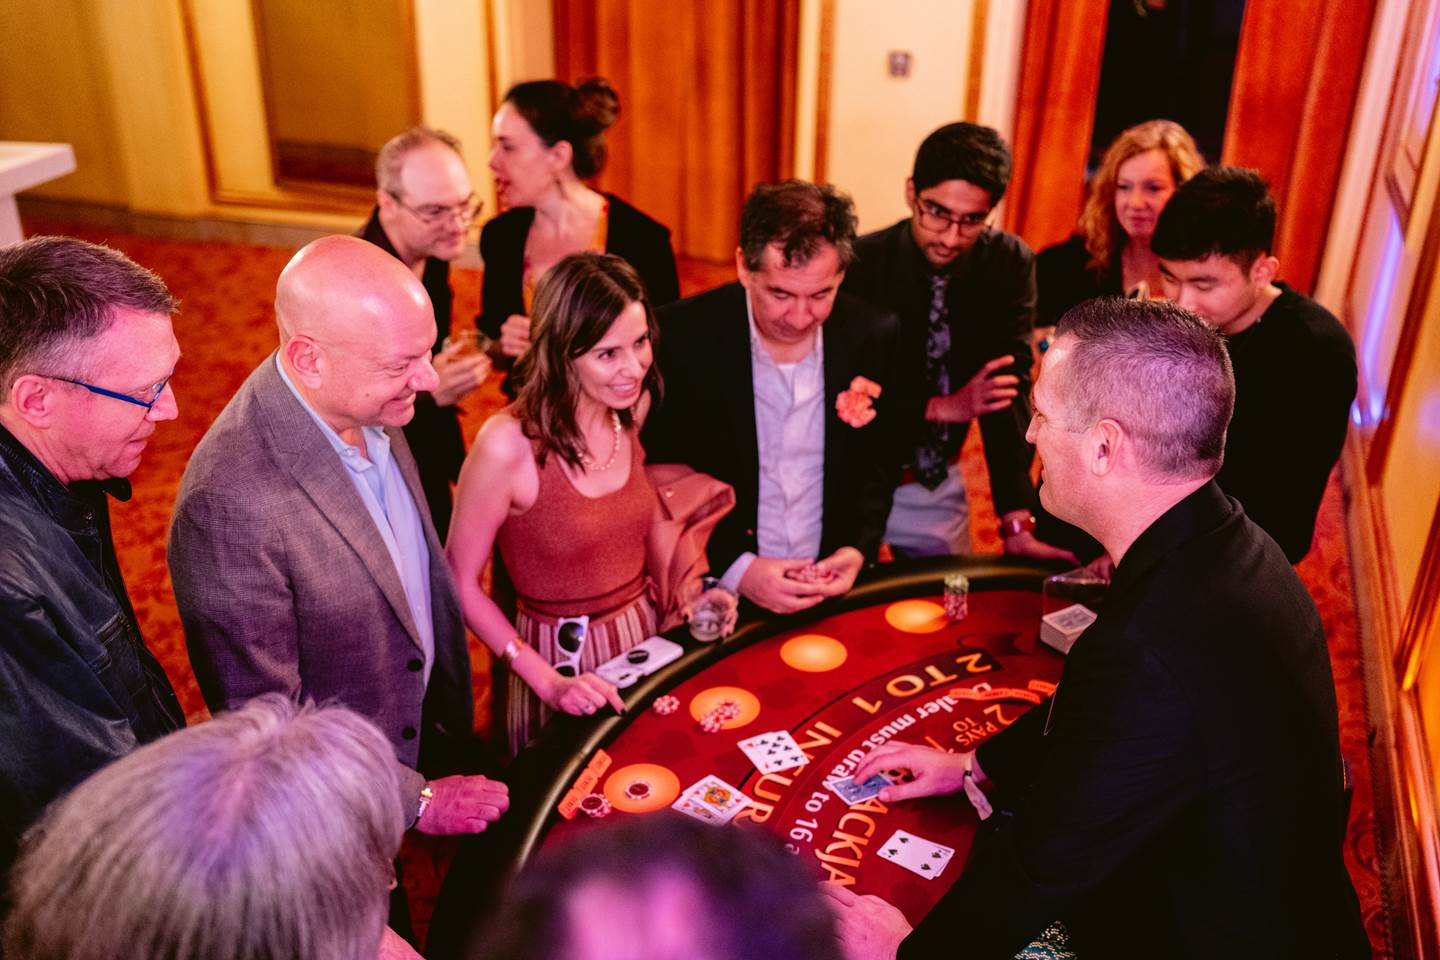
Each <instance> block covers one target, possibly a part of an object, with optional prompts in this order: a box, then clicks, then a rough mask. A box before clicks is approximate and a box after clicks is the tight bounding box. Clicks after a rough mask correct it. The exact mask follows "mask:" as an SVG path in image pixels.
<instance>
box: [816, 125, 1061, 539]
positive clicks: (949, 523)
mask: <svg viewBox="0 0 1440 960" xmlns="http://www.w3.org/2000/svg"><path fill="white" fill-rule="evenodd" d="M1009 182H1010V149H1009V148H1008V147H1007V146H1006V145H1005V141H1004V140H1002V139H1001V138H1000V135H999V134H998V133H996V132H995V131H994V130H992V129H991V128H989V127H982V126H979V125H977V124H973V123H949V124H946V125H945V126H943V127H940V128H939V129H938V130H936V131H934V132H933V133H931V134H930V135H929V136H928V137H926V138H925V140H924V141H923V142H922V143H921V144H920V149H919V150H918V151H917V152H916V154H915V165H914V169H913V172H912V174H911V176H910V177H909V179H907V180H906V181H905V204H906V206H908V207H909V208H910V216H908V217H906V218H905V219H903V220H900V221H897V222H896V223H895V224H893V225H891V226H889V227H886V228H885V229H883V230H877V231H875V232H874V233H869V234H866V235H865V236H863V237H861V238H860V239H858V240H856V241H855V264H854V265H853V266H852V267H851V268H850V270H849V271H848V272H847V273H846V274H845V286H844V289H845V291H846V292H847V293H851V294H854V295H856V296H859V297H861V298H862V299H864V300H868V301H870V302H871V303H873V304H876V305H877V306H880V307H884V308H886V309H888V310H892V311H894V312H895V313H896V314H897V315H898V316H899V317H900V362H901V364H902V365H903V369H904V370H905V374H906V375H905V376H902V377H901V382H902V383H905V384H908V385H911V386H912V390H911V394H910V397H909V402H908V404H907V407H908V413H906V414H905V419H906V425H907V426H908V427H909V428H910V430H911V435H909V436H907V437H903V438H901V440H900V442H901V444H902V446H903V448H904V452H903V460H904V462H905V464H906V469H905V472H904V475H903V479H902V482H901V484H900V486H899V487H897V488H896V490H895V499H894V502H893V504H892V506H891V510H890V518H889V522H888V524H887V525H886V529H885V542H887V543H889V544H890V546H891V548H892V549H893V550H894V551H895V553H896V554H898V555H901V556H935V555H945V554H954V553H969V552H970V507H969V501H968V498H967V496H966V492H965V480H964V478H963V477H962V475H961V473H960V463H959V460H960V447H961V445H962V444H963V443H964V442H965V436H966V434H967V433H968V432H969V430H970V422H971V421H972V420H978V421H979V423H980V436H981V439H982V441H983V442H984V447H985V465H986V467H987V468H988V470H989V474H990V490H991V493H992V494H993V495H994V498H995V512H996V513H997V514H998V515H999V518H1000V530H999V533H1000V538H1001V540H1002V541H1003V542H1004V547H1005V552H1006V553H1010V554H1021V555H1025V556H1031V557H1041V558H1051V557H1063V558H1065V559H1071V560H1073V559H1074V557H1073V556H1072V555H1070V554H1069V553H1068V552H1067V551H1064V550H1060V549H1057V548H1055V547H1052V546H1050V545H1049V544H1046V543H1042V542H1041V541H1040V540H1038V539H1036V537H1035V534H1034V529H1035V515H1034V511H1035V508H1036V506H1037V505H1038V500H1037V499H1036V496H1035V487H1034V485H1033V484H1032V483H1031V482H1030V464H1031V462H1032V461H1033V460H1034V451H1033V450H1032V449H1031V447H1030V445H1029V444H1028V443H1026V442H1025V427H1026V424H1027V422H1028V420H1029V417H1030V411H1029V405H1028V401H1027V395H1028V393H1029V389H1030V365H1031V358H1030V331H1031V327H1032V326H1033V325H1034V318H1035V254H1034V253H1033V252H1032V251H1031V250H1030V248H1029V247H1028V246H1026V244H1025V241H1023V240H1021V239H1020V238H1019V237H1017V236H1015V235H1014V234H1011V233H1006V232H1004V231H1002V230H996V229H992V228H991V227H990V226H989V222H990V220H991V216H992V211H993V210H994V208H995V205H996V204H997V203H999V202H1000V198H1001V197H1002V196H1004V195H1005V188H1006V186H1007V185H1008V184H1009Z"/></svg>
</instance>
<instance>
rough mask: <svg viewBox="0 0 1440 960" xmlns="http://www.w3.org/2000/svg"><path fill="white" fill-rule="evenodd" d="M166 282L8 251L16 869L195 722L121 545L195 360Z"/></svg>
mask: <svg viewBox="0 0 1440 960" xmlns="http://www.w3.org/2000/svg"><path fill="white" fill-rule="evenodd" d="M175 308H176V303H175V300H174V298H173V297H171V295H170V292H169V291H168V290H167V289H166V288H165V284H164V283H163V282H162V281H161V280H160V278H159V277H157V276H155V275H154V274H153V273H151V272H149V271H148V270H145V269H144V268H143V267H140V266H139V265H137V264H135V263H133V262H131V261H130V260H129V259H127V258H126V257H125V256H124V255H122V254H120V253H118V252H116V251H115V250H111V249H109V248H107V247H100V246H96V245H94V244H90V243H85V242H83V241H80V240H72V239H69V238H64V237H35V238H32V239H30V240H26V241H24V242H22V243H19V244H16V245H14V246H11V247H8V248H5V249H0V874H3V873H4V872H6V871H7V870H8V868H9V865H10V862H11V861H12V860H13V858H14V856H15V844H16V842H17V841H18V839H19V836H20V834H21V833H23V832H24V830H25V829H26V828H27V827H28V826H29V825H30V824H31V823H32V822H33V821H34V820H35V819H36V817H37V816H39V814H40V812H41V811H42V810H43V809H44V808H45V806H46V805H47V804H48V803H50V801H52V800H54V799H55V798H56V797H58V796H59V795H60V794H62V793H64V792H65V791H67V790H68V789H69V788H70V787H72V786H74V785H75V784H76V783H78V782H79V781H80V780H83V779H84V778H85V777H86V776H87V775H89V774H90V773H91V772H93V771H94V770H96V769H98V768H99V767H102V766H104V765H105V764H106V763H108V762H110V761H111V760H114V759H116V758H118V757H121V756H124V755H125V754H127V753H129V752H130V751H131V750H133V749H135V747H136V746H138V745H139V744H142V743H146V742H148V741H150V740H154V739H156V738H157V737H160V736H163V735H164V734H166V733H169V732H170V731H172V730H176V729H178V728H180V727H182V726H184V724H185V718H184V714H183V713H182V712H181V710H180V705H179V702H178V701H177V700H176V699H175V692H174V689H173V688H172V687H171V685H170V681H169V679H168V678H167V677H166V676H165V672H164V670H163V669H161V667H160V664H159V663H158V662H157V661H156V660H155V658H154V657H153V656H152V655H151V653H150V651H149V650H147V649H146V647H145V644H144V642H143V640H142V639H141V636H140V626H139V624H138V622H137V621H136V619H135V611H134V609H133V608H132V607H131V605H130V599H129V597H128V596H127V594H126V591H125V581H124V579H123V577H122V576H121V573H120V566H119V563H118V562H117V560H116V557H115V546H114V543H113V542H112V540H111V536H110V511H109V499H108V498H109V497H115V498H116V499H118V500H128V499H129V498H130V483H129V481H128V480H127V479H126V477H128V476H129V475H130V474H131V473H133V472H134V470H135V468H136V467H138V466H139V465H140V458H141V455H142V454H143V453H144V450H145V445H146V444H147V443H148V442H149V439H150V437H151V435H152V434H154V432H155V430H156V428H157V427H158V426H159V425H160V423H161V421H164V420H173V419H175V417H176V415H177V413H178V408H177V407H176V404H175V396H174V394H173V393H172V392H171V391H170V389H169V387H168V383H169V380H170V375H171V374H172V373H173V372H174V370H175V364H176V362H177V361H178V360H179V359H180V346H179V344H178V343H177V342H176V340H175V333H174V330H173V329H172V327H171V322H170V315H171V314H172V313H173V312H174V311H175Z"/></svg>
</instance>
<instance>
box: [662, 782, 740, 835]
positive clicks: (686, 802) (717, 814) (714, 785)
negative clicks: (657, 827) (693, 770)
mask: <svg viewBox="0 0 1440 960" xmlns="http://www.w3.org/2000/svg"><path fill="white" fill-rule="evenodd" d="M749 803H750V798H749V797H747V796H745V794H743V793H741V792H740V788H739V787H732V786H731V785H730V784H728V783H726V782H725V781H724V780H721V779H720V778H719V777H716V776H709V777H705V778H703V779H701V780H697V781H696V782H695V783H692V784H691V785H690V786H689V787H687V788H686V790H685V792H684V793H682V794H680V799H678V800H676V801H675V802H674V803H672V804H671V806H672V807H673V808H674V809H676V810H679V811H680V812H681V813H683V814H686V815H688V816H691V817H694V818H695V819H697V820H703V821H705V822H706V823H714V824H722V823H729V822H730V821H731V820H732V819H734V817H735V814H737V813H739V812H740V811H741V810H742V809H744V808H745V807H746V806H747V805H748V804H749Z"/></svg>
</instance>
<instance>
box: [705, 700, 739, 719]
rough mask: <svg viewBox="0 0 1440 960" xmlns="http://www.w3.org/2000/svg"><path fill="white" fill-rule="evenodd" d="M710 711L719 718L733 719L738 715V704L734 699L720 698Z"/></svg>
mask: <svg viewBox="0 0 1440 960" xmlns="http://www.w3.org/2000/svg"><path fill="white" fill-rule="evenodd" d="M712 712H713V713H714V714H715V715H716V716H718V717H719V718H720V719H721V720H734V719H735V718H736V717H738V716H740V704H738V703H736V702H735V701H734V700H721V701H720V703H719V705H717V706H716V707H715V709H714V711H712Z"/></svg>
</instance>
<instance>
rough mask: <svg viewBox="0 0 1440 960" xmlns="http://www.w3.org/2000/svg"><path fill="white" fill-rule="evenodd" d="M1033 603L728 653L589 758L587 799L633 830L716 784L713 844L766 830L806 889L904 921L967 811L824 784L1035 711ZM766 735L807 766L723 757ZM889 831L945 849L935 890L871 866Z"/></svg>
mask: <svg viewBox="0 0 1440 960" xmlns="http://www.w3.org/2000/svg"><path fill="white" fill-rule="evenodd" d="M1040 603H1041V600H1040V594H1039V593H1038V592H1034V591H1024V590H987V591H977V592H975V593H973V594H971V596H970V603H969V615H968V616H967V617H966V618H965V619H964V620H962V621H959V622H957V623H950V622H947V621H946V620H945V618H944V616H943V610H942V608H941V606H940V597H939V596H934V597H928V598H919V599H908V600H899V601H895V602H891V603H882V604H877V605H874V606H867V607H862V608H859V609H854V610H850V611H847V612H844V613H840V614H837V615H834V616H830V617H826V618H824V619H820V620H816V621H813V622H810V623H807V624H805V625H804V626H802V627H797V628H795V629H792V630H788V631H786V632H783V633H779V634H777V635H775V636H773V637H769V638H767V639H765V640H762V641H760V642H758V643H755V644H752V645H750V646H747V647H744V648H742V649H740V650H738V651H736V652H735V653H733V654H731V655H729V656H726V657H724V658H723V659H720V660H718V661H717V662H715V663H714V664H712V665H710V666H709V667H707V668H705V669H703V670H702V671H700V672H699V673H697V674H695V675H694V676H691V677H689V678H688V679H686V680H684V681H683V682H681V683H679V684H678V685H676V686H675V687H673V688H672V689H670V690H668V691H667V692H668V693H669V694H670V695H673V696H675V697H677V698H678V699H679V701H680V708H679V709H678V710H677V711H675V712H674V713H672V714H669V715H668V716H662V715H661V714H660V713H658V712H656V711H655V710H654V709H653V708H651V707H649V705H648V704H647V705H646V707H647V708H646V709H645V710H644V712H643V713H641V714H640V715H638V716H635V717H634V718H633V719H632V720H631V721H630V723H629V724H628V725H627V726H626V727H625V729H624V730H623V731H621V732H620V734H619V735H618V736H617V737H616V738H615V739H614V740H613V741H611V742H610V743H608V744H607V745H606V746H605V748H604V752H605V753H606V754H607V755H608V756H609V757H610V765H609V767H608V768H607V769H606V771H605V773H604V774H603V775H602V776H601V777H600V779H599V783H598V785H597V786H596V787H595V789H596V790H597V791H600V792H603V793H605V794H606V795H607V796H608V797H610V798H611V799H612V800H614V801H616V803H615V807H616V809H615V811H614V812H613V813H612V814H611V816H636V815H643V812H644V811H645V810H647V809H666V808H668V807H669V805H670V802H671V801H672V800H673V799H674V794H675V792H676V791H677V790H679V791H683V790H684V789H685V788H686V787H688V786H690V785H691V784H693V783H694V782H696V781H698V780H700V779H701V778H702V777H705V776H706V775H711V774H713V775H715V776H718V777H719V778H720V779H722V780H724V781H726V782H727V783H730V784H732V785H734V786H737V787H739V788H741V790H742V791H743V792H744V793H745V795H746V796H747V797H748V798H749V800H750V804H749V806H748V807H747V808H746V809H745V810H743V811H741V813H740V814H739V815H738V816H737V817H736V819H735V820H734V822H733V823H732V824H731V825H729V826H724V827H716V828H715V829H765V830H770V831H772V832H774V833H775V834H776V835H778V836H779V837H781V838H782V839H783V840H784V841H785V842H786V843H787V844H788V845H789V848H790V849H791V850H792V852H794V853H795V854H796V855H797V856H799V857H801V858H802V859H803V860H804V861H805V862H806V863H807V864H809V865H810V866H811V867H813V868H814V871H815V875H816V877H817V878H818V879H824V880H830V881H832V882H836V883H843V884H846V885H849V886H850V888H851V889H852V890H854V891H856V892H857V893H874V894H878V895H880V896H882V897H884V898H886V899H887V900H889V901H891V902H892V903H894V904H895V905H896V906H898V907H899V908H900V909H901V910H903V911H904V912H905V914H906V916H907V917H909V919H910V920H911V922H912V923H913V922H916V921H918V920H919V919H920V917H922V916H924V914H925V913H926V912H928V911H929V909H930V908H931V907H932V906H934V904H935V902H936V901H937V900H938V899H939V898H940V896H941V895H942V894H943V893H944V892H945V890H946V889H948V887H949V886H950V884H951V883H953V882H954V880H955V878H956V877H958V876H959V875H960V872H961V870H962V868H963V866H964V863H965V859H966V857H967V855H968V853H969V849H970V845H971V841H972V840H973V838H974V835H975V830H976V827H977V824H978V820H977V817H976V814H975V813H974V811H973V809H972V808H971V806H970V804H969V803H968V802H967V801H966V800H965V798H964V797H963V796H961V795H956V796H948V797H936V798H930V799H926V800H911V801H904V802H901V803H897V804H891V805H887V804H884V803H882V802H880V801H879V800H878V799H876V800H871V801H867V802H865V803H863V804H859V805H856V806H854V807H848V808H847V807H846V806H845V805H844V803H843V802H842V801H841V800H840V799H839V797H837V796H836V795H835V794H834V793H832V792H831V791H830V790H828V789H826V787H825V786H824V781H825V780H827V779H832V778H835V777H842V776H848V775H849V774H850V773H851V772H853V770H854V767H855V765H856V763H858V762H859V760H860V759H861V758H862V757H863V756H865V755H866V754H867V753H868V752H869V751H870V750H871V749H873V748H874V747H875V746H878V745H879V744H881V743H884V742H887V741H890V740H895V741H902V742H912V743H929V744H931V745H934V746H937V747H941V748H945V749H955V750H967V749H973V748H974V747H975V746H976V745H978V744H979V743H981V742H982V741H983V740H985V739H986V738H987V737H989V736H992V735H994V734H995V733H997V732H999V731H1000V730H1002V729H1004V728H1005V727H1006V726H1008V725H1009V724H1011V723H1013V722H1014V721H1015V719H1016V718H1018V717H1019V716H1020V715H1021V714H1023V713H1024V712H1025V711H1026V710H1028V709H1033V708H1035V706H1036V701H1043V702H1044V703H1048V700H1047V699H1046V698H1045V693H1047V692H1048V691H1049V690H1051V689H1053V684H1054V683H1055V682H1056V681H1057V680H1058V679H1059V676H1060V668H1061V664H1062V660H1061V658H1060V657H1059V656H1058V655H1057V654H1055V653H1054V652H1053V651H1051V650H1049V649H1048V648H1046V647H1044V646H1043V645H1041V644H1039V642H1038V639H1037V633H1038V629H1039V625H1040V613H1041V607H1040ZM725 699H729V700H734V701H735V702H736V703H738V704H739V705H740V707H741V711H742V712H741V715H740V716H739V717H738V718H736V719H734V720H732V721H730V722H729V723H727V724H726V726H725V728H724V729H722V730H721V731H719V732H716V733H707V732H704V731H703V730H702V729H701V727H700V725H699V723H698V719H699V717H701V716H703V715H704V714H705V713H706V712H707V711H708V710H709V709H711V708H712V707H713V706H714V705H715V704H716V703H717V702H718V701H720V700H725ZM1039 708H1040V709H1045V706H1044V705H1041V706H1040V707H1039ZM774 730H787V731H789V732H790V733H791V734H792V735H793V736H794V737H795V739H796V740H797V741H799V743H800V745H801V747H802V749H803V750H804V751H805V753H806V755H807V756H808V757H809V759H810V762H809V763H808V764H806V765H804V766H802V767H799V768H797V769H795V770H788V771H781V772H778V773H771V774H767V775H761V774H760V773H759V772H758V771H757V770H756V769H755V767H754V765H753V764H752V763H751V761H750V760H749V758H747V757H746V755H745V754H744V753H743V752H742V751H741V750H740V749H739V748H738V747H737V746H736V744H737V743H738V742H739V741H740V740H743V739H746V738H749V737H752V736H755V735H757V734H760V733H765V732H769V731H774ZM592 758H593V754H592V757H591V758H587V759H592ZM636 780H643V781H644V782H645V783H646V785H647V787H648V788H649V794H650V795H649V797H648V798H646V799H644V800H642V801H638V802H635V801H629V802H627V795H626V789H625V788H626V787H627V786H628V785H629V784H631V783H633V782H634V781H636ZM642 792H643V791H642ZM595 822H597V821H595V820H592V819H591V818H590V817H588V816H586V815H585V814H584V813H577V814H576V815H575V817H574V819H572V820H568V821H566V820H560V821H559V822H558V823H556V824H555V825H554V826H553V827H552V828H551V829H550V830H549V831H548V833H547V834H546V836H545V839H544V845H545V846H547V847H548V846H550V845H553V844H562V843H565V842H566V840H567V839H569V838H572V837H574V836H575V835H576V834H577V832H579V831H582V830H585V829H587V828H590V827H592V825H593V824H594V823H595ZM896 830H907V831H909V832H911V833H914V834H918V835H919V836H921V837H924V838H926V839H929V840H933V841H936V842H938V843H942V844H945V845H947V846H950V847H954V848H955V850H956V854H955V857H954V859H953V860H952V861H951V862H950V864H949V865H948V866H947V867H946V869H945V871H944V873H943V875H942V876H940V877H938V878H936V879H933V880H932V879H925V878H922V877H919V876H916V875H915V874H913V873H910V872H909V871H907V870H905V869H903V868H901V867H899V866H897V865H896V864H893V863H890V862H888V861H885V860H882V859H880V858H879V857H878V856H876V852H877V850H878V848H879V847H880V845H881V844H882V843H884V842H885V841H886V840H888V839H889V838H890V837H891V836H892V835H893V834H894V832H895V831H896Z"/></svg>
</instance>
